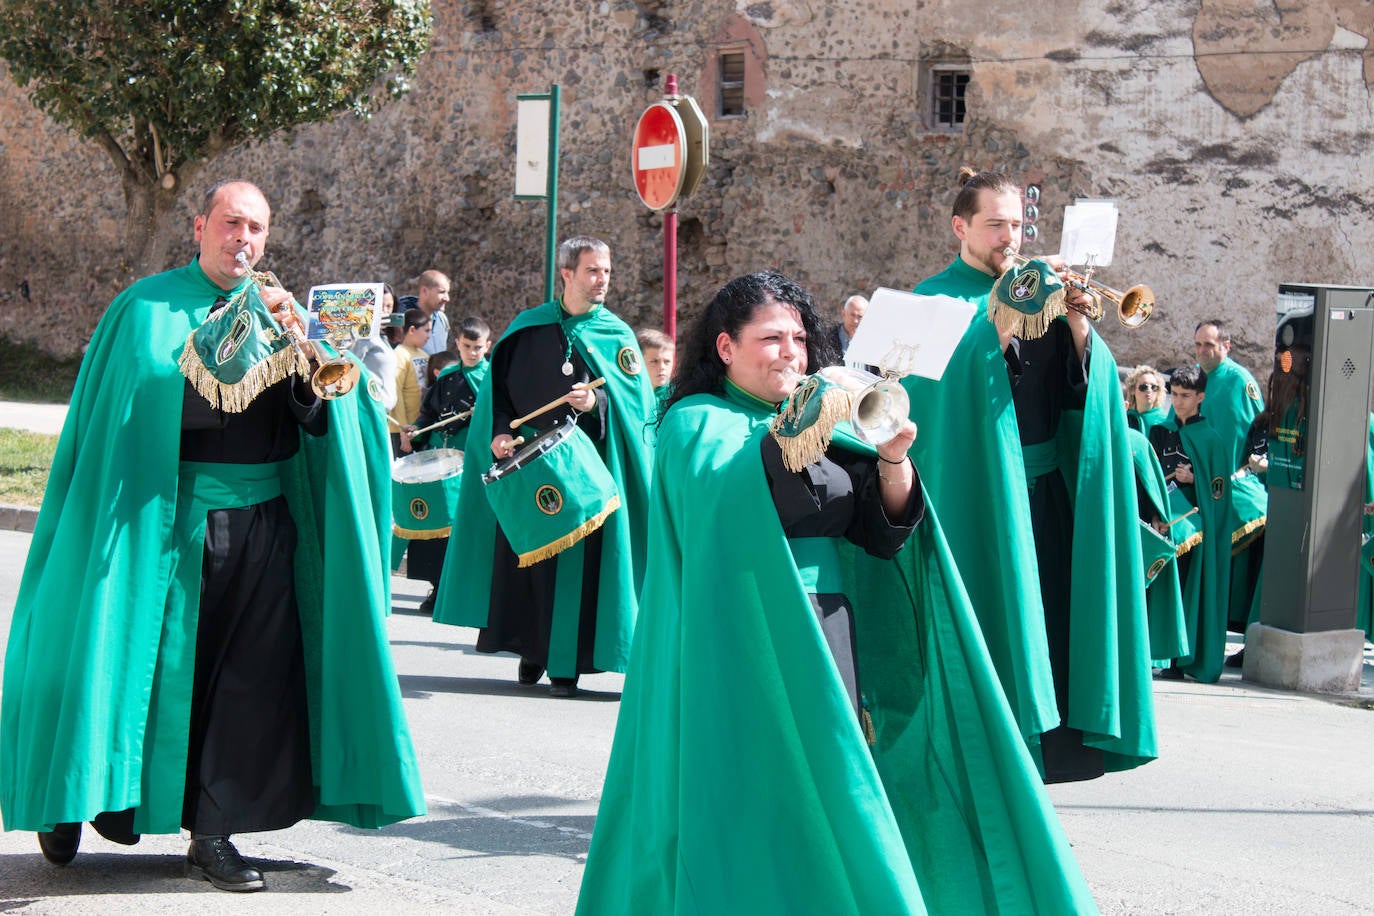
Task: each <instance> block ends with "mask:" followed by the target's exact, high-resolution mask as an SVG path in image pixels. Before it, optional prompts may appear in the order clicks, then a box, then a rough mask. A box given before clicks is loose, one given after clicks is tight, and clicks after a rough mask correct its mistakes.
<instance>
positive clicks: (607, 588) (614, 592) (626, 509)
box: [434, 301, 654, 677]
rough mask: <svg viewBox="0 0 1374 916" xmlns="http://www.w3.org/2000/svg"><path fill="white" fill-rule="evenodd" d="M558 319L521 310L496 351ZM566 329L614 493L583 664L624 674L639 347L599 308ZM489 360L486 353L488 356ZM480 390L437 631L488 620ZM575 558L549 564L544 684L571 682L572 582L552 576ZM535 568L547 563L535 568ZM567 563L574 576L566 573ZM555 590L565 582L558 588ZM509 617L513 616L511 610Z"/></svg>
mask: <svg viewBox="0 0 1374 916" xmlns="http://www.w3.org/2000/svg"><path fill="white" fill-rule="evenodd" d="M564 315H565V313H564V312H563V310H562V307H561V306H560V305H559V303H558V302H557V301H554V302H545V303H544V304H543V305H538V306H535V307H534V308H532V309H527V310H525V311H523V312H521V313H520V314H519V315H517V316H516V317H515V320H514V321H512V322H511V324H510V326H509V327H508V328H506V332H505V333H504V334H502V335H501V341H497V343H496V346H497V347H499V346H501V342H502V341H504V340H505V339H506V338H508V337H510V336H511V335H512V334H514V333H516V332H517V331H520V330H522V329H523V328H528V327H534V326H536V325H544V324H557V323H558V322H559V320H560V318H561V317H563V316H564ZM567 320H570V321H572V322H574V323H575V325H576V328H577V333H576V334H575V335H574V346H576V347H577V351H578V353H580V354H581V355H582V358H583V359H584V360H585V361H586V363H587V366H588V367H589V368H590V369H591V371H592V372H593V373H594V374H595V375H596V376H598V377H604V378H605V379H606V385H605V389H606V402H607V405H608V415H607V417H608V418H607V425H608V429H609V431H608V433H607V435H606V439H605V441H604V442H600V443H598V444H597V447H598V450H599V451H600V452H601V457H602V458H603V460H605V462H606V469H607V470H608V471H610V473H611V477H612V478H614V479H615V483H616V486H617V487H618V488H619V490H620V509H619V510H617V511H615V512H612V513H611V515H610V516H609V517H608V518H607V519H606V522H605V524H604V525H603V526H602V531H603V532H604V534H603V540H602V542H601V568H600V570H598V571H597V575H599V576H600V582H601V584H600V588H599V589H598V592H597V609H596V614H597V616H596V645H595V647H594V650H593V662H594V664H595V665H596V667H597V668H598V669H600V670H602V671H624V670H625V666H626V664H627V663H628V662H629V657H630V642H631V639H632V638H633V636H634V625H635V617H636V616H637V615H638V612H639V601H638V597H639V586H640V583H641V582H643V579H644V536H645V518H644V507H645V506H646V505H647V503H648V496H649V463H650V460H651V449H650V447H649V445H648V438H647V434H646V424H647V423H648V419H649V417H650V416H651V415H652V413H653V410H654V394H653V391H652V389H650V387H649V382H648V378H647V376H646V375H645V374H644V372H643V371H642V369H640V368H639V367H640V364H641V363H642V360H640V359H638V354H639V344H638V343H637V342H636V340H635V335H634V331H633V330H631V328H630V326H629V325H627V324H626V323H625V322H623V321H621V320H620V319H619V318H617V317H616V316H615V315H613V314H612V313H611V311H610V310H609V309H608V308H606V307H605V306H604V305H603V306H599V307H597V308H595V309H593V310H592V311H590V312H587V313H586V314H584V315H578V316H572V317H570V318H568V319H567ZM626 347H629V348H631V349H633V351H634V354H635V357H636V359H635V360H634V361H633V363H632V364H633V367H634V369H635V371H634V372H628V371H626V369H624V368H622V366H621V364H620V360H619V359H618V356H619V354H620V353H621V351H623V350H624V349H625V348H626ZM493 352H494V350H493ZM491 389H492V386H491V385H490V384H487V385H483V386H482V390H481V391H479V392H478V394H477V406H476V408H475V409H474V410H473V414H472V423H471V425H470V426H469V427H468V439H469V441H470V442H472V443H473V447H472V449H471V450H470V453H469V456H468V460H465V461H464V462H463V479H462V482H461V484H460V485H459V490H458V504H459V505H460V506H461V507H462V513H463V523H462V525H461V527H459V526H455V527H454V533H453V536H452V537H451V539H450V542H449V550H448V553H447V555H446V556H445V558H444V572H443V575H442V576H441V578H440V580H439V588H438V591H437V593H436V594H437V597H436V601H435V607H434V619H435V621H437V622H438V623H448V624H454V625H456V626H466V627H485V626H486V625H487V619H488V615H489V614H490V613H491V570H492V564H493V559H494V555H495V548H496V516H495V515H493V514H492V511H491V506H490V505H489V504H488V502H487V498H486V495H485V494H484V493H483V492H482V474H484V473H485V472H486V471H487V470H488V469H489V468H490V467H491V461H490V459H491V449H490V447H489V444H490V442H491V440H492V428H491V423H492V417H491ZM581 557H582V551H581V550H580V549H579V547H578V546H577V545H573V546H572V547H571V548H569V549H568V550H566V551H564V552H563V553H562V554H560V555H558V556H557V557H554V558H553V559H552V562H555V563H558V564H559V569H560V575H559V577H558V586H557V587H556V588H557V592H558V596H557V597H556V598H555V605H554V614H553V616H554V620H553V629H552V632H551V633H550V637H549V659H548V671H549V676H550V677H573V676H575V675H576V674H577V620H578V615H579V612H580V607H581V583H580V581H573V580H574V579H580V576H571V575H568V576H565V575H562V574H561V573H562V571H563V569H564V568H565V567H566V568H568V569H569V571H570V572H572V573H577V572H580V564H581ZM544 562H546V563H547V562H550V561H549V560H545V561H544ZM574 563H575V564H577V566H576V567H574V566H573V564H574ZM565 583H571V586H570V587H567V588H565V587H564V586H565ZM516 610H518V609H516Z"/></svg>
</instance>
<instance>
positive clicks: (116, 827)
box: [91, 808, 143, 846]
mask: <svg viewBox="0 0 1374 916" xmlns="http://www.w3.org/2000/svg"><path fill="white" fill-rule="evenodd" d="M91 826H92V827H94V828H95V832H96V833H98V834H100V835H101V836H103V837H104V838H105V839H107V840H109V841H110V842H111V843H119V844H120V845H121V846H132V845H134V844H135V843H137V842H138V841H139V840H141V839H143V837H142V836H140V835H139V834H137V833H134V809H133V808H127V809H125V810H123V811H102V812H100V813H99V814H97V815H96V816H95V817H93V818H91Z"/></svg>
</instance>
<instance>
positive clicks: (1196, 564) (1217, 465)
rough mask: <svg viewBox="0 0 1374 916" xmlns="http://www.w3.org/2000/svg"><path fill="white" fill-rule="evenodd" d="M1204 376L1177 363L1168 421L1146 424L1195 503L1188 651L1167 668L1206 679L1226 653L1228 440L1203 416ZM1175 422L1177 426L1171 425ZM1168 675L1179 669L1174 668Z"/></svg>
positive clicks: (1188, 571)
mask: <svg viewBox="0 0 1374 916" xmlns="http://www.w3.org/2000/svg"><path fill="white" fill-rule="evenodd" d="M1208 387H1209V379H1208V376H1207V374H1206V373H1205V372H1203V371H1202V369H1200V368H1199V367H1197V366H1180V367H1179V368H1177V369H1175V370H1174V372H1173V375H1171V376H1170V378H1169V394H1170V395H1171V397H1172V399H1173V404H1174V418H1175V420H1174V422H1172V423H1165V424H1161V425H1159V426H1156V427H1155V428H1154V429H1152V430H1151V431H1150V444H1151V445H1152V446H1154V448H1155V450H1156V452H1157V453H1159V454H1160V456H1161V458H1160V464H1161V466H1162V467H1163V469H1164V471H1165V473H1166V475H1167V477H1168V479H1169V480H1170V481H1171V482H1173V483H1175V484H1177V485H1178V487H1179V488H1180V489H1181V490H1182V491H1183V493H1184V494H1185V496H1186V497H1187V499H1188V501H1189V502H1191V503H1192V504H1193V505H1194V506H1196V507H1197V510H1198V513H1197V518H1199V519H1200V520H1201V523H1202V543H1201V544H1199V545H1198V546H1197V548H1195V549H1194V550H1193V551H1192V552H1191V553H1190V555H1189V558H1188V562H1187V563H1186V564H1184V567H1185V568H1184V569H1183V571H1182V572H1183V575H1184V579H1183V611H1184V623H1185V626H1186V629H1187V633H1188V648H1189V651H1188V653H1186V654H1185V655H1182V656H1179V657H1178V660H1177V664H1176V666H1175V668H1174V670H1176V671H1177V670H1181V671H1182V672H1183V673H1186V674H1188V675H1190V676H1191V677H1194V678H1196V679H1198V680H1200V681H1206V682H1208V683H1211V682H1214V681H1216V680H1217V679H1218V678H1220V677H1221V669H1222V662H1223V661H1224V659H1225V657H1226V623H1227V608H1228V604H1229V600H1230V594H1231V527H1230V526H1229V524H1228V521H1227V520H1228V516H1229V515H1230V503H1231V489H1232V481H1231V472H1230V471H1229V470H1227V469H1228V468H1229V467H1230V462H1231V447H1230V444H1229V443H1228V442H1227V441H1226V440H1225V439H1224V438H1223V437H1221V436H1219V435H1217V432H1216V430H1215V429H1213V428H1212V424H1211V421H1210V420H1209V419H1207V418H1206V417H1205V416H1203V415H1202V413H1201V409H1202V406H1203V404H1204V402H1205V400H1206V398H1207V397H1208V394H1207V392H1208ZM1175 424H1177V425H1175ZM1170 676H1172V677H1175V678H1177V677H1179V676H1181V675H1179V674H1174V675H1170Z"/></svg>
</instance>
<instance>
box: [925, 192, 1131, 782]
mask: <svg viewBox="0 0 1374 916" xmlns="http://www.w3.org/2000/svg"><path fill="white" fill-rule="evenodd" d="M960 183H961V188H960V191H959V193H958V195H957V197H956V198H955V202H954V207H953V215H952V218H951V226H952V228H953V230H954V234H955V236H957V237H958V239H959V242H960V250H959V256H958V258H956V259H955V260H954V262H953V263H952V264H950V266H949V267H947V268H946V269H945V270H944V271H942V272H941V273H939V274H936V275H935V276H933V277H931V278H929V279H927V280H925V281H924V282H922V283H921V284H920V285H918V286H917V287H916V292H917V293H921V294H931V295H934V294H943V295H948V296H952V297H955V298H959V299H964V300H967V301H970V302H973V303H974V304H976V305H977V306H979V310H978V311H977V312H976V313H975V316H974V318H973V321H972V323H971V324H970V326H969V328H968V330H967V332H966V333H965V334H964V337H963V339H962V340H961V341H960V343H959V346H958V347H957V349H956V350H955V353H954V356H953V358H952V359H951V361H950V363H949V366H948V367H947V368H946V370H945V373H944V376H943V378H942V379H941V380H940V381H939V382H934V381H930V380H927V379H921V378H918V377H916V376H908V377H907V378H905V379H904V380H903V384H905V385H906V386H907V387H908V389H909V391H910V394H911V418H912V419H913V420H914V421H915V422H916V424H917V426H918V427H919V428H920V429H921V436H920V438H919V439H918V440H917V442H916V444H915V446H914V448H913V449H912V453H913V456H914V457H915V458H916V460H917V463H918V464H919V465H920V466H921V467H922V468H924V469H926V470H925V472H924V477H925V482H926V487H927V490H928V491H929V493H930V496H931V501H932V503H933V504H934V505H935V506H937V507H938V508H943V509H944V512H943V515H944V520H945V532H946V535H947V536H948V538H949V544H950V549H951V551H952V553H953V554H954V557H955V560H956V562H957V563H958V565H959V569H960V572H961V573H962V574H963V579H964V583H965V585H966V586H967V587H968V590H969V596H970V598H971V600H972V602H973V606H974V610H975V612H976V614H977V616H978V619H979V623H980V625H981V626H982V628H983V633H984V637H985V638H986V639H987V643H988V649H989V652H990V654H991V655H992V659H993V663H994V666H995V667H996V669H997V672H998V676H999V677H1000V679H1001V680H1002V685H1003V688H1004V689H1005V691H1006V693H1007V698H1008V700H1009V701H1010V702H1011V706H1012V710H1013V712H1014V714H1015V715H1016V718H1017V721H1018V724H1019V725H1020V728H1021V732H1022V734H1023V735H1024V736H1025V738H1026V739H1027V742H1028V744H1029V745H1030V748H1031V750H1032V753H1033V755H1035V756H1036V758H1037V762H1038V763H1039V764H1040V766H1041V770H1042V773H1043V775H1044V777H1045V779H1046V781H1049V782H1058V781H1067V780H1075V779H1091V778H1094V777H1096V776H1100V775H1102V774H1103V772H1106V771H1112V770H1120V769H1126V768H1129V767H1133V766H1138V765H1140V764H1142V763H1145V762H1147V761H1149V760H1151V759H1153V758H1154V757H1155V756H1156V747H1155V736H1154V712H1153V705H1152V700H1151V695H1150V689H1151V686H1150V680H1151V675H1150V658H1149V641H1148V632H1147V628H1146V617H1145V598H1144V575H1143V567H1142V559H1141V549H1140V535H1139V532H1138V530H1137V524H1138V523H1137V511H1136V496H1135V489H1134V486H1135V485H1134V472H1133V470H1132V463H1131V456H1130V452H1129V449H1128V447H1127V445H1126V436H1125V429H1126V420H1125V413H1124V410H1123V408H1122V404H1121V395H1120V388H1119V384H1118V382H1117V375H1116V363H1115V361H1114V360H1113V359H1112V355H1111V352H1110V351H1109V350H1108V349H1107V346H1106V344H1104V343H1103V341H1102V339H1101V338H1100V337H1098V336H1097V334H1096V333H1095V332H1094V331H1093V328H1092V324H1091V322H1090V321H1089V320H1088V318H1086V317H1085V316H1084V315H1083V314H1082V313H1080V312H1079V311H1078V309H1082V308H1086V307H1087V305H1088V299H1089V298H1090V297H1089V296H1088V294H1087V293H1085V292H1084V291H1082V290H1081V289H1078V288H1075V287H1072V286H1066V287H1064V288H1063V289H1062V290H1060V291H1058V292H1056V293H1055V294H1054V295H1053V297H1050V296H1046V295H1045V292H1046V291H1047V290H1048V289H1049V288H1050V287H1052V286H1057V285H1058V284H1057V281H1056V278H1055V277H1054V274H1053V271H1052V270H1051V269H1050V267H1049V265H1045V264H1044V263H1043V262H1039V264H1038V265H1036V262H1032V265H1033V266H1032V267H1030V268H1027V269H1029V270H1035V271H1038V273H1037V274H1035V275H1034V276H1027V277H1017V276H1013V275H1010V274H1008V276H1007V277H1006V278H1005V279H1006V280H1007V281H1011V282H1015V283H1017V286H1016V288H1015V289H1009V287H1010V286H1011V282H1008V283H999V277H1001V276H1002V275H1003V274H1004V273H1006V272H1008V271H1010V270H1013V269H1016V270H1020V269H1021V268H1018V267H1016V266H1015V265H1014V264H1013V263H1011V262H1012V261H1013V260H1014V258H1013V256H1012V255H1013V254H1014V252H1015V251H1016V250H1017V249H1019V248H1020V245H1021V226H1022V197H1021V188H1020V187H1019V186H1018V185H1016V184H1015V183H1014V182H1013V181H1011V179H1010V178H1008V177H1007V176H1005V175H1002V174H1000V173H997V172H980V173H974V172H973V171H971V170H968V169H964V170H962V171H961V173H960ZM1061 269H1062V268H1061ZM1020 293H1033V295H1027V296H1024V297H1023V296H1021V295H1020ZM1056 299H1057V300H1059V301H1060V302H1061V303H1062V306H1064V307H1066V308H1061V309H1060V312H1061V316H1060V317H1050V313H1048V312H1046V311H1044V310H1043V308H1042V307H1043V306H1045V304H1046V302H1047V300H1049V301H1053V300H1056ZM990 302H991V303H994V304H990ZM1064 311H1067V314H1062V313H1063V312H1064ZM950 443H958V444H959V449H960V452H961V454H960V458H959V460H958V461H949V460H941V456H939V455H937V454H934V453H929V450H930V449H932V448H945V447H947V446H948V445H949V444H950ZM954 506H958V507H960V510H959V511H957V512H952V511H950V507H954ZM990 529H991V530H990Z"/></svg>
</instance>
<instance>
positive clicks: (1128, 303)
mask: <svg viewBox="0 0 1374 916" xmlns="http://www.w3.org/2000/svg"><path fill="white" fill-rule="evenodd" d="M1002 256H1003V257H1004V258H1006V259H1008V260H1010V261H1012V262H1014V263H1016V264H1025V263H1026V262H1028V261H1029V260H1031V259H1030V258H1027V257H1025V256H1024V255H1022V254H1021V253H1020V252H1018V251H1017V250H1016V249H1015V248H1011V247H1007V248H1003V249H1002ZM1066 282H1067V284H1068V285H1069V286H1072V287H1074V288H1075V289H1080V290H1082V291H1083V292H1085V293H1087V294H1088V296H1089V297H1091V300H1092V303H1091V305H1089V306H1087V307H1082V308H1080V307H1078V306H1073V305H1069V304H1068V303H1067V302H1066V303H1065V306H1066V307H1067V308H1071V309H1073V310H1074V311H1075V312H1078V313H1079V314H1081V315H1086V316H1088V317H1089V318H1090V319H1092V320H1093V321H1100V320H1102V314H1103V310H1102V300H1103V299H1107V300H1109V301H1110V302H1113V303H1115V304H1116V318H1117V320H1118V321H1120V322H1121V324H1122V326H1123V327H1126V328H1130V329H1132V330H1134V329H1135V328H1138V327H1140V326H1141V325H1143V324H1144V323H1145V322H1147V321H1149V320H1150V315H1151V313H1153V312H1154V310H1155V294H1154V290H1152V289H1150V288H1149V287H1148V286H1146V285H1145V284H1143V283H1140V284H1137V285H1135V286H1132V287H1130V288H1129V289H1127V290H1126V291H1125V292H1122V291H1121V290H1118V289H1113V288H1112V287H1110V286H1107V285H1106V284H1105V283H1100V282H1098V281H1097V280H1094V279H1093V278H1092V268H1088V272H1087V273H1085V274H1080V273H1075V272H1074V271H1068V280H1067V281H1066Z"/></svg>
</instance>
